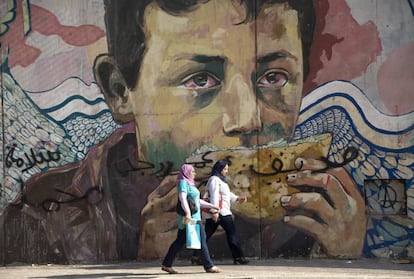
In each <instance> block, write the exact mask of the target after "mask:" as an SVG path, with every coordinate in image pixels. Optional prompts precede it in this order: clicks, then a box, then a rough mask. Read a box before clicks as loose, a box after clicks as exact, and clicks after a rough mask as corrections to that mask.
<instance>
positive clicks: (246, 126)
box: [223, 74, 262, 135]
mask: <svg viewBox="0 0 414 279" xmlns="http://www.w3.org/2000/svg"><path fill="white" fill-rule="evenodd" d="M224 95H225V96H226V99H225V100H224V102H225V103H224V104H223V105H224V107H225V112H224V114H223V129H224V132H225V133H226V134H229V135H237V134H244V133H251V132H254V131H259V130H260V128H261V126H262V123H261V120H260V111H259V107H258V105H257V100H256V94H255V93H254V90H253V89H252V86H251V83H250V82H249V81H248V80H247V79H245V78H243V76H242V75H241V74H236V75H234V76H233V78H232V79H230V80H229V83H228V86H227V88H226V90H225V93H224Z"/></svg>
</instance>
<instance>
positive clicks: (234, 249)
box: [206, 215, 244, 259]
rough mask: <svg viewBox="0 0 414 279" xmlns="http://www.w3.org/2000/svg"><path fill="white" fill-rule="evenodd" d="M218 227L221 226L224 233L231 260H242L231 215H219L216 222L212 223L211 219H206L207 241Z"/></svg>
mask: <svg viewBox="0 0 414 279" xmlns="http://www.w3.org/2000/svg"><path fill="white" fill-rule="evenodd" d="M219 225H220V226H222V228H223V229H224V231H225V232H226V237H227V244H228V245H229V248H230V251H231V255H232V256H233V259H237V258H243V257H244V255H243V251H242V249H241V248H240V243H239V238H238V237H237V234H236V226H235V225H234V222H233V216H232V215H226V216H222V215H220V216H219V219H218V221H217V222H214V221H213V219H211V218H209V219H206V235H207V238H206V239H207V241H208V240H209V239H210V237H211V236H212V235H213V234H214V232H215V231H216V230H217V227H218V226H219Z"/></svg>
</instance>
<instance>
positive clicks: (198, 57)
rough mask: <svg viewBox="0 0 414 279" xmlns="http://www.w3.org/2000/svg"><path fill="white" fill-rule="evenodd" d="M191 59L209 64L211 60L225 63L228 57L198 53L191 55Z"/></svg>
mask: <svg viewBox="0 0 414 279" xmlns="http://www.w3.org/2000/svg"><path fill="white" fill-rule="evenodd" d="M191 60H193V61H196V62H198V63H203V64H207V63H210V62H219V63H224V62H225V60H226V59H224V57H221V56H209V55H202V54H198V55H193V56H191Z"/></svg>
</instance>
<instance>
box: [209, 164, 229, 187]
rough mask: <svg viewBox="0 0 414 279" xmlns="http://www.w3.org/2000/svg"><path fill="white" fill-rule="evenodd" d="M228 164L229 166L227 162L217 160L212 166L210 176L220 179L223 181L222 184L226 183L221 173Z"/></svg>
mask: <svg viewBox="0 0 414 279" xmlns="http://www.w3.org/2000/svg"><path fill="white" fill-rule="evenodd" d="M228 164H229V162H228V161H227V160H218V161H217V162H216V163H215V164H214V166H213V169H212V170H211V176H213V175H215V176H218V177H220V179H221V180H223V182H226V183H227V181H226V178H225V177H224V175H222V174H221V171H222V170H223V169H224V167H225V166H227V165H228Z"/></svg>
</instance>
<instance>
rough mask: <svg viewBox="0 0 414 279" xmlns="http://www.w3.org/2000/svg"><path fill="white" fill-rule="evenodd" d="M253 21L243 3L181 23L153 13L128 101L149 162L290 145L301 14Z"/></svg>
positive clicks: (218, 6)
mask: <svg viewBox="0 0 414 279" xmlns="http://www.w3.org/2000/svg"><path fill="white" fill-rule="evenodd" d="M245 17H246V12H245V8H244V7H242V6H240V5H239V4H238V3H237V1H222V0H213V1H209V2H207V3H206V4H201V5H200V6H199V7H198V8H197V9H195V10H193V11H191V12H188V13H184V14H182V15H180V16H174V15H170V14H167V13H166V12H164V11H162V10H161V9H160V8H159V7H158V6H157V5H156V4H151V5H150V6H148V7H147V9H146V11H145V17H144V21H145V22H144V26H145V32H146V38H147V42H146V52H145V54H144V57H143V61H142V66H141V69H140V74H139V79H138V83H137V86H136V88H134V89H133V90H132V91H131V93H130V94H131V96H130V100H131V101H132V106H133V110H134V115H135V119H136V125H137V140H138V145H139V148H140V154H141V156H143V157H144V159H145V160H147V161H151V162H158V163H159V162H165V161H171V160H176V162H177V165H178V164H181V163H182V162H183V161H184V160H185V158H186V157H187V156H188V155H190V154H191V153H193V152H194V151H195V150H197V149H198V148H200V147H201V146H205V145H207V146H214V147H217V148H230V147H235V146H246V147H250V146H255V145H262V144H267V143H268V142H270V141H276V140H279V139H288V138H289V137H290V136H291V134H292V131H293V128H294V125H295V123H296V119H297V116H298V111H299V106H300V100H301V93H302V85H303V77H302V47H301V40H300V37H299V34H298V32H299V31H298V30H299V28H298V16H297V13H296V11H295V10H293V9H291V8H290V7H289V6H288V5H287V4H275V5H268V6H264V8H263V9H262V11H261V12H260V14H259V15H258V18H257V20H256V22H253V21H251V22H247V23H243V20H244V19H245Z"/></svg>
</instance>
